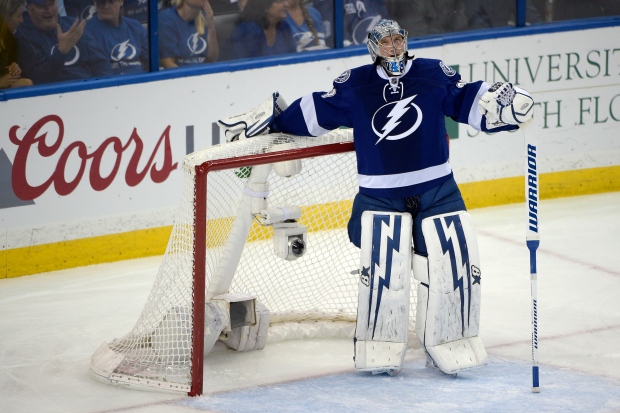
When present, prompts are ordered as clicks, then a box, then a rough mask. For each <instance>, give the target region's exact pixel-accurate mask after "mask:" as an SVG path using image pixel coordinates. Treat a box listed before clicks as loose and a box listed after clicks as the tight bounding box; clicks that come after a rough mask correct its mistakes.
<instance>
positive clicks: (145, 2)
mask: <svg viewBox="0 0 620 413" xmlns="http://www.w3.org/2000/svg"><path fill="white" fill-rule="evenodd" d="M65 1H67V0H65ZM168 7H170V1H169V0H158V1H157V10H158V11H160V12H161V11H162V10H164V9H167V8H168ZM123 16H126V17H131V18H132V19H136V20H138V21H139V22H140V23H142V25H143V26H144V27H147V26H148V23H149V0H125V4H123Z"/></svg>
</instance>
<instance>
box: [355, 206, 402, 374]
mask: <svg viewBox="0 0 620 413" xmlns="http://www.w3.org/2000/svg"><path fill="white" fill-rule="evenodd" d="M411 225H412V219H411V215H410V214H408V213H404V214H402V213H391V212H376V211H366V212H364V213H363V214H362V239H361V275H360V281H359V296H358V299H359V300H358V310H357V325H356V331H355V367H356V368H357V369H358V370H369V371H373V372H383V371H386V372H390V373H393V372H397V371H399V370H400V369H401V368H402V363H403V360H404V357H405V350H406V348H407V331H408V326H409V291H410V290H409V289H410V279H409V278H410V276H411V248H412V240H411Z"/></svg>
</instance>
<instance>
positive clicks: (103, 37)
mask: <svg viewBox="0 0 620 413" xmlns="http://www.w3.org/2000/svg"><path fill="white" fill-rule="evenodd" d="M123 1H124V0H95V7H96V10H97V12H96V14H95V15H94V16H93V18H92V19H90V20H89V21H88V22H87V23H86V28H87V29H88V30H89V31H90V32H91V33H92V34H93V35H94V36H95V38H96V39H97V40H99V42H100V44H101V47H102V48H103V51H104V52H105V54H106V56H108V59H109V60H110V65H111V66H112V70H113V71H114V74H115V75H125V74H129V73H141V72H144V71H146V70H148V61H149V41H148V35H147V32H146V29H145V28H144V27H143V26H142V25H141V24H140V22H139V21H138V20H136V19H132V18H130V17H123V16H121V8H122V7H123Z"/></svg>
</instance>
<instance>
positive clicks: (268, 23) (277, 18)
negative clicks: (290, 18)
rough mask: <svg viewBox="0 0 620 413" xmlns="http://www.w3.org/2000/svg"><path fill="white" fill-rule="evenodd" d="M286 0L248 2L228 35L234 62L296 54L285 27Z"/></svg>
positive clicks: (255, 0)
mask: <svg viewBox="0 0 620 413" xmlns="http://www.w3.org/2000/svg"><path fill="white" fill-rule="evenodd" d="M287 10H288V1H287V0H248V2H247V4H246V5H245V7H244V9H243V12H242V13H241V16H240V22H239V23H238V24H237V25H236V26H235V28H234V29H233V31H232V33H231V34H230V46H231V48H232V50H233V54H234V56H233V57H235V58H245V57H258V56H271V55H278V54H283V53H293V52H295V51H297V45H296V43H295V39H294V37H293V32H292V30H291V28H290V26H289V25H288V23H286V21H285V20H286V12H287Z"/></svg>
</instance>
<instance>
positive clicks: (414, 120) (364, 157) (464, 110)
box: [275, 58, 488, 198]
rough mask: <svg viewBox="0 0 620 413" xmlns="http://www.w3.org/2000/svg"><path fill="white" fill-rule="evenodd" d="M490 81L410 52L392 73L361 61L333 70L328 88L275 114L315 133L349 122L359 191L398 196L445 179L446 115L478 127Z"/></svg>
mask: <svg viewBox="0 0 620 413" xmlns="http://www.w3.org/2000/svg"><path fill="white" fill-rule="evenodd" d="M483 88H488V85H487V84H486V83H484V82H482V81H478V82H472V83H463V82H462V81H461V76H460V75H459V74H458V73H457V72H456V71H454V70H453V69H451V68H450V67H449V66H448V65H446V64H444V63H443V62H441V61H439V60H434V59H420V58H418V59H414V60H408V61H407V64H406V67H405V73H404V74H403V75H401V76H395V77H390V76H388V75H387V74H386V73H385V72H384V71H383V69H382V68H381V67H380V66H374V65H365V66H361V67H358V68H355V69H351V70H348V71H346V72H344V73H343V74H341V75H340V76H338V77H337V78H336V79H335V80H334V83H333V90H332V91H331V92H329V93H325V92H315V93H313V94H311V95H306V96H304V97H302V98H301V99H299V100H298V101H295V102H293V104H291V105H290V106H289V108H288V109H287V110H286V111H284V112H283V113H282V114H281V115H280V116H278V117H277V118H276V121H275V122H276V127H277V128H279V130H281V131H282V132H285V133H292V134H295V135H301V136H318V135H321V134H324V133H327V132H328V131H330V130H333V129H336V128H338V127H341V126H346V127H351V128H353V129H354V141H355V151H356V156H357V168H358V183H359V186H360V192H362V193H364V194H366V195H370V196H376V197H384V198H403V197H408V196H412V195H418V194H421V193H423V192H425V191H427V190H429V189H430V188H433V187H435V186H437V185H440V184H441V183H442V182H445V181H446V180H448V179H450V177H451V175H452V169H451V167H450V164H449V162H448V142H447V139H446V129H445V117H446V116H448V117H451V118H452V119H454V120H456V121H457V122H461V123H465V124H467V123H469V124H471V125H472V126H473V127H475V128H476V129H480V122H481V119H482V114H481V113H480V110H479V109H478V103H477V95H478V93H479V92H480V91H481V90H482V92H484V91H485V90H486V89H484V90H483Z"/></svg>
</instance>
